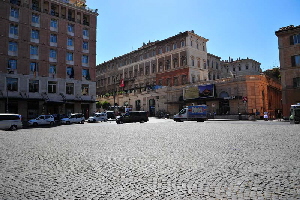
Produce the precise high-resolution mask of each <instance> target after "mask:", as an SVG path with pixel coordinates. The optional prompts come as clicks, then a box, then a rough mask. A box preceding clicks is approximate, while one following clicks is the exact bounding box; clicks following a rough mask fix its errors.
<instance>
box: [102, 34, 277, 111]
mask: <svg viewBox="0 0 300 200" xmlns="http://www.w3.org/2000/svg"><path fill="white" fill-rule="evenodd" d="M207 41H208V39H205V38H203V37H201V36H198V35H197V34H195V33H194V32H193V31H186V32H183V33H179V34H177V35H175V36H173V37H170V38H167V39H165V40H162V41H156V42H149V43H148V44H144V45H143V46H142V47H141V48H139V49H138V50H136V51H133V52H130V53H128V54H125V55H123V56H120V57H117V58H114V59H112V60H110V61H107V62H104V63H102V64H100V65H98V66H97V67H96V70H97V72H96V74H97V75H96V79H97V95H98V98H97V100H98V101H108V102H109V103H110V104H111V105H118V106H129V107H131V108H132V109H133V110H145V111H148V112H149V113H150V115H151V116H154V115H156V113H157V112H158V111H164V112H168V113H170V114H175V113H177V112H178V111H179V110H180V109H181V108H182V107H183V106H184V105H189V104H192V103H193V104H202V103H205V104H207V105H209V106H210V111H211V112H216V113H217V114H238V113H240V112H243V113H253V112H254V113H262V112H266V111H268V112H271V110H274V112H275V110H276V109H277V110H278V109H279V108H280V107H279V106H278V105H277V104H276V106H275V107H276V108H274V109H273V108H272V109H271V107H268V106H262V104H263V103H262V102H261V100H258V99H261V98H262V96H264V101H265V102H267V101H268V98H267V96H268V95H270V94H271V93H272V92H267V91H271V90H267V89H266V88H268V85H271V83H270V81H268V78H267V77H266V76H264V75H260V74H261V68H260V63H259V62H257V61H255V60H253V59H249V58H247V59H237V60H236V61H233V60H232V59H229V60H224V61H223V60H221V58H220V57H218V56H215V55H213V54H210V53H207V45H206V42H207ZM247 75H253V77H255V78H253V77H252V78H249V77H247ZM262 77H265V78H262ZM252 79H253V80H252ZM254 80H255V81H254ZM253 82H255V84H254V86H253ZM237 84H238V85H240V86H239V87H238V88H237ZM201 85H204V86H205V85H207V86H208V87H210V88H211V89H210V90H212V94H211V95H210V96H207V97H206V96H205V97H203V96H200V95H199V94H200V92H199V88H200V87H199V86H201ZM250 85H251V86H250ZM258 85H264V86H263V87H262V86H261V87H258ZM273 85H274V87H275V88H276V92H275V93H276V98H277V99H278V98H279V99H280V98H281V96H280V92H279V93H277V92H278V91H280V84H279V85H278V84H276V83H274V84H273ZM253 87H254V88H255V90H253ZM253 91H254V93H253ZM262 91H264V92H263V93H262ZM188 93H189V94H191V96H192V97H187V95H186V94H188ZM247 95H250V96H249V98H250V99H249V100H250V102H249V101H247V107H246V109H245V107H243V106H242V105H243V102H244V101H243V97H247ZM233 96H234V98H232V97H233ZM247 98H248V97H247ZM277 99H276V101H277ZM256 100H257V103H256V104H254V103H253V102H254V101H256ZM239 104H240V105H239ZM249 105H250V106H249ZM264 105H269V104H268V103H265V104H264ZM274 105H275V104H274ZM239 106H241V108H239ZM211 108H213V109H211ZM242 108H243V109H242ZM272 112H273V111H272Z"/></svg>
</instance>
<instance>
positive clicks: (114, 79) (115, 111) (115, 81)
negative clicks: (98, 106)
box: [114, 77, 116, 114]
mask: <svg viewBox="0 0 300 200" xmlns="http://www.w3.org/2000/svg"><path fill="white" fill-rule="evenodd" d="M115 105H116V78H115V77H114V114H116V113H115V112H116V108H115Z"/></svg>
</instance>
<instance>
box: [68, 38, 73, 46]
mask: <svg viewBox="0 0 300 200" xmlns="http://www.w3.org/2000/svg"><path fill="white" fill-rule="evenodd" d="M67 46H74V45H73V38H68V40H67Z"/></svg>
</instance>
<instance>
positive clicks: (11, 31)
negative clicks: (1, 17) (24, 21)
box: [9, 24, 19, 36]
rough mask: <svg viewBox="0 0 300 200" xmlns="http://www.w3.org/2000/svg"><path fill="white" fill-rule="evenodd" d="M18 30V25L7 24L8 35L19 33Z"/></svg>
mask: <svg viewBox="0 0 300 200" xmlns="http://www.w3.org/2000/svg"><path fill="white" fill-rule="evenodd" d="M18 30H19V28H18V25H15V24H10V26H9V34H10V35H13V36H17V35H19V31H18Z"/></svg>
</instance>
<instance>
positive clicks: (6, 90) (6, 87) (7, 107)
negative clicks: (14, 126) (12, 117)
mask: <svg viewBox="0 0 300 200" xmlns="http://www.w3.org/2000/svg"><path fill="white" fill-rule="evenodd" d="M6 113H8V85H7V86H6Z"/></svg>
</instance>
